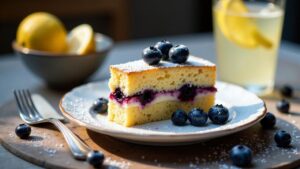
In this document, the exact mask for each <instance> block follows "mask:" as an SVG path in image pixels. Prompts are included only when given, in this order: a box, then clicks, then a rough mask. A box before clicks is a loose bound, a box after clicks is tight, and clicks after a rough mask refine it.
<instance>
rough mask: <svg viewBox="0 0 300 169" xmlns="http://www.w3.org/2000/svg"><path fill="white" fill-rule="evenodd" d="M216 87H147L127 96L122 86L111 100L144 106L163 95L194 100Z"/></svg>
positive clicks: (183, 99)
mask: <svg viewBox="0 0 300 169" xmlns="http://www.w3.org/2000/svg"><path fill="white" fill-rule="evenodd" d="M216 91H217V89H216V88H215V87H197V86H194V85H191V84H185V85H183V86H182V87H180V88H179V89H177V90H170V91H159V92H158V91H154V90H151V89H146V90H144V91H141V92H138V93H136V94H134V95H131V96H125V94H124V93H123V92H122V91H121V89H120V88H117V89H116V90H115V91H114V92H112V93H111V94H110V96H109V98H110V99H111V100H115V101H117V102H118V103H120V104H127V103H130V102H139V103H140V104H141V105H142V106H145V105H146V104H149V103H151V102H152V101H153V100H154V99H155V98H156V97H158V96H162V95H171V96H174V97H177V99H178V100H180V101H184V102H185V101H193V100H194V99H195V97H196V95H197V94H205V93H212V92H216Z"/></svg>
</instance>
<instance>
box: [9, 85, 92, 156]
mask: <svg viewBox="0 0 300 169" xmlns="http://www.w3.org/2000/svg"><path fill="white" fill-rule="evenodd" d="M14 96H15V99H16V101H17V106H18V108H19V113H20V117H21V118H22V120H24V121H25V122H26V123H27V124H30V125H32V124H39V123H46V122H49V123H52V124H53V125H54V126H56V127H57V128H58V129H59V130H60V132H61V133H62V134H63V136H64V138H65V140H66V142H67V143H68V145H69V148H70V150H71V152H72V154H73V156H74V157H75V159H78V160H85V159H86V157H87V154H88V152H90V151H91V149H90V148H89V147H88V146H87V145H86V144H85V143H83V142H82V141H81V140H80V139H79V138H78V137H77V136H76V135H75V134H74V133H73V132H72V131H71V130H70V129H69V128H67V127H66V126H65V125H64V124H63V123H62V122H61V121H60V120H64V117H63V116H53V117H48V116H47V117H43V116H42V114H41V113H40V112H39V111H38V109H37V108H36V106H35V105H34V102H33V99H32V96H31V93H30V92H29V90H14ZM49 113H50V112H49ZM50 116H51V115H50Z"/></svg>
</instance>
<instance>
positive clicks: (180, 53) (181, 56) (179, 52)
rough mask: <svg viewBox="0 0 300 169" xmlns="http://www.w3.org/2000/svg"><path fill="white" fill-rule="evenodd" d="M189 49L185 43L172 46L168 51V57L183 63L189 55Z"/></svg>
mask: <svg viewBox="0 0 300 169" xmlns="http://www.w3.org/2000/svg"><path fill="white" fill-rule="evenodd" d="M189 54H190V52H189V49H188V48H187V47H186V46H185V45H176V46H173V47H172V48H171V49H170V51H169V57H170V60H171V62H173V63H179V64H180V63H185V62H186V61H187V59H188V57H189Z"/></svg>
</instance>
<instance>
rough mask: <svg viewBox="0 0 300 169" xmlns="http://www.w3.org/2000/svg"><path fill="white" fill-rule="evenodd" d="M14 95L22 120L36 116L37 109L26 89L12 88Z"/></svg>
mask: <svg viewBox="0 0 300 169" xmlns="http://www.w3.org/2000/svg"><path fill="white" fill-rule="evenodd" d="M14 96H15V99H16V101H17V106H18V108H19V112H20V116H21V118H22V119H23V120H24V121H29V120H30V119H34V118H38V113H37V110H36V108H35V106H34V103H33V101H32V97H31V93H30V91H29V90H28V89H21V90H14Z"/></svg>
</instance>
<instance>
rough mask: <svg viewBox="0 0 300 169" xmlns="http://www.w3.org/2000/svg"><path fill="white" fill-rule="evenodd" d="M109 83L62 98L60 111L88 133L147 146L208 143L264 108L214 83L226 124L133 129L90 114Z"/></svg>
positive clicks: (254, 118)
mask: <svg viewBox="0 0 300 169" xmlns="http://www.w3.org/2000/svg"><path fill="white" fill-rule="evenodd" d="M107 84H108V81H101V82H95V83H89V84H85V85H82V86H79V87H76V88H74V89H73V90H71V91H70V92H68V93H67V94H65V95H64V97H63V98H62V99H61V102H60V109H61V110H62V112H63V114H64V115H65V116H66V117H67V118H69V119H70V120H71V121H74V122H76V123H78V124H79V125H81V126H84V127H86V128H88V129H90V130H93V131H95V132H98V133H102V134H106V135H109V136H112V137H115V138H119V139H122V140H126V141H130V142H136V143H141V144H150V145H179V144H190V143H195V142H200V141H203V140H208V139H212V138H216V137H220V136H224V135H228V134H231V133H235V132H238V131H241V130H244V129H246V128H248V127H250V126H252V125H254V124H255V123H257V122H259V120H261V119H262V118H263V117H264V115H265V113H266V107H265V104H264V102H263V101H262V100H261V99H259V98H258V97H257V96H256V95H254V94H252V93H250V92H248V91H246V90H244V89H243V88H241V87H239V86H236V85H232V84H228V83H224V82H217V84H216V87H217V89H218V92H217V94H216V103H222V104H223V105H225V106H226V107H227V108H229V111H230V118H229V121H228V122H227V123H226V124H225V125H214V124H212V123H211V122H209V124H208V125H207V126H205V127H194V126H192V125H186V126H174V125H173V124H172V122H171V120H165V121H159V122H152V123H148V124H144V125H138V126H134V127H123V126H121V125H118V124H116V123H113V122H110V121H108V120H107V119H106V115H92V114H90V112H89V109H90V107H91V106H92V104H93V102H94V101H95V100H96V99H97V98H99V97H107V96H108V95H109V89H108V86H107Z"/></svg>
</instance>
